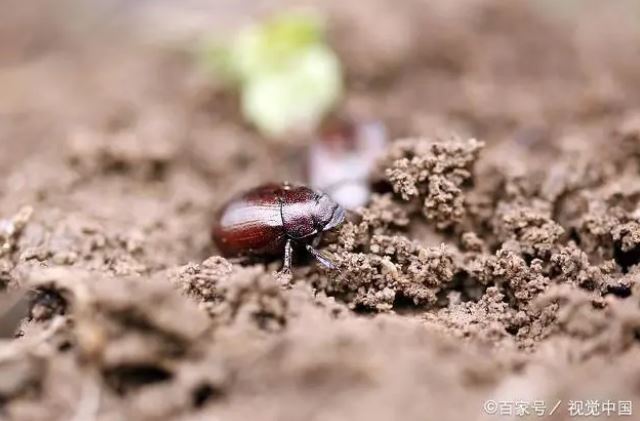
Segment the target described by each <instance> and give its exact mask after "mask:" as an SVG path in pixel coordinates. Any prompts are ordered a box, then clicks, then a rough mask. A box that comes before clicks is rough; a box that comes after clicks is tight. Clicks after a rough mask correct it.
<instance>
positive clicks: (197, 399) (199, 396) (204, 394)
mask: <svg viewBox="0 0 640 421" xmlns="http://www.w3.org/2000/svg"><path fill="white" fill-rule="evenodd" d="M221 396H222V391H221V390H218V389H216V388H214V387H213V386H211V385H210V384H207V383H203V384H201V385H200V386H198V387H196V388H195V389H194V390H193V406H194V407H195V408H202V407H203V406H204V405H205V404H206V403H207V402H209V401H211V400H215V399H218V398H220V397H221Z"/></svg>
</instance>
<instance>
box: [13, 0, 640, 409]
mask: <svg viewBox="0 0 640 421" xmlns="http://www.w3.org/2000/svg"><path fill="white" fill-rule="evenodd" d="M9 3H11V4H10V5H7V8H9V9H11V10H12V13H10V14H5V13H0V289H1V290H2V291H3V294H2V295H0V334H2V335H3V338H4V339H1V340H0V419H10V420H43V419H46V420H51V421H53V420H76V421H84V420H87V421H92V420H100V421H107V420H108V421H111V420H221V421H222V420H225V421H226V420H230V421H233V420H243V421H244V420H273V421H276V420H277V421H287V420H291V421H299V420H327V421H328V420H332V421H333V420H336V421H337V420H370V421H373V420H392V419H402V420H485V419H486V420H491V419H502V418H500V417H499V416H498V415H491V414H488V413H487V411H486V410H485V409H483V405H484V402H485V401H487V400H494V401H496V402H498V403H499V402H514V401H516V400H521V401H524V402H529V403H533V402H534V401H542V402H543V403H544V404H545V405H546V411H547V412H546V413H547V414H548V413H549V412H550V411H551V409H552V407H553V406H554V405H555V404H556V402H558V401H559V400H560V401H561V403H560V406H559V407H558V409H557V411H556V412H554V414H553V415H551V416H548V417H547V419H550V420H561V419H566V418H567V417H568V416H569V412H568V411H569V405H570V400H584V401H586V400H599V401H600V402H603V401H605V400H611V401H615V402H618V401H631V402H633V404H635V407H634V408H633V411H634V412H635V414H634V415H632V416H630V417H626V419H640V415H638V414H639V413H640V266H639V265H638V264H639V263H640V72H638V68H639V66H640V55H638V45H640V31H639V28H640V26H639V25H638V22H640V20H639V19H640V18H639V17H640V9H639V8H638V6H637V5H636V3H635V2H631V1H629V2H626V1H620V2H597V1H584V2H577V1H566V2H555V1H550V0H549V1H547V0H544V1H542V0H541V1H537V2H531V3H526V2H518V1H516V2H502V1H499V0H496V1H479V0H475V1H461V2H457V1H456V2H444V1H443V2H427V1H419V0H407V1H401V2H388V1H386V0H371V1H368V2H356V1H351V2H348V1H340V0H334V1H328V2H327V1H322V2H320V1H318V2H316V3H319V4H320V7H321V8H323V9H324V10H325V11H326V13H327V14H328V16H329V22H330V35H331V42H332V45H334V46H335V48H336V49H337V51H338V52H339V54H340V55H341V57H342V60H343V61H344V64H345V70H346V73H347V87H348V92H347V97H346V99H345V102H344V104H343V109H344V111H345V112H348V113H349V114H350V115H353V116H356V117H358V118H375V119H379V120H382V121H383V122H385V124H386V125H387V127H388V128H389V132H390V134H391V137H392V139H393V140H394V141H393V142H392V143H391V145H390V147H389V149H388V151H387V152H386V154H385V156H384V157H383V158H382V159H381V160H380V162H379V163H378V166H377V170H376V172H375V174H373V175H372V178H373V179H374V181H375V186H377V187H376V192H375V194H374V195H373V197H372V198H371V202H370V204H369V205H368V206H367V207H365V208H363V209H360V210H359V211H358V212H356V215H353V216H352V217H351V218H350V220H349V222H347V223H345V224H344V225H343V226H342V227H341V228H340V230H339V232H338V233H337V235H335V236H334V238H333V240H332V241H331V239H327V240H326V241H325V242H324V245H323V246H322V251H323V252H324V253H326V254H327V255H328V256H331V258H332V259H333V260H334V261H335V262H336V264H337V265H338V266H339V268H340V271H339V272H333V271H328V270H326V269H324V268H322V267H320V266H318V265H316V264H314V263H313V262H312V261H311V260H308V259H307V260H305V259H304V258H303V256H301V255H298V256H297V259H296V267H295V268H294V271H293V273H292V274H291V276H284V275H279V274H277V273H276V271H277V269H278V268H279V265H280V262H273V263H268V264H258V263H256V264H253V265H240V264H238V263H236V262H232V261H229V260H226V259H224V258H222V257H220V256H219V253H218V252H217V251H216V250H215V249H214V248H213V246H212V245H211V242H210V238H209V230H210V226H211V221H212V217H213V214H214V211H215V210H216V209H217V208H218V207H219V206H220V205H221V204H222V203H223V202H224V201H225V200H227V199H228V198H229V197H230V196H231V195H233V194H235V193H237V192H239V191H242V190H243V189H246V188H248V187H252V186H254V185H256V184H258V183H261V182H264V181H265V180H274V181H277V180H291V181H303V180H302V179H301V173H302V172H301V167H302V166H303V165H302V162H301V161H302V158H301V157H302V156H304V155H303V154H304V151H305V147H306V144H307V140H305V139H293V138H291V139H283V140H266V139H262V138H260V137H259V136H258V135H257V134H255V132H253V131H252V129H251V128H250V127H248V126H247V125H246V124H245V123H243V122H242V121H241V119H240V117H239V115H238V113H237V98H235V97H234V96H233V94H229V93H228V92H227V91H225V90H224V89H223V88H222V87H221V86H220V84H219V83H216V82H215V80H213V79H212V78H211V77H208V76H206V75H204V74H202V72H200V71H199V69H198V68H197V66H194V65H193V61H192V59H191V56H190V55H189V54H188V52H187V51H186V49H185V48H184V46H183V45H182V44H181V43H180V42H179V41H176V42H175V43H173V44H170V43H167V42H163V43H159V42H157V39H156V38H154V37H150V36H149V34H145V33H144V32H145V31H140V26H141V24H140V25H135V24H134V25H132V24H131V22H135V19H134V18H130V19H123V20H118V19H117V18H116V17H117V16H118V14H119V13H121V14H122V13H123V14H126V13H127V12H126V10H124V11H123V10H120V9H119V8H118V7H114V8H113V10H111V9H109V10H107V9H108V8H105V10H100V11H99V13H102V14H103V15H102V16H107V18H102V19H98V18H96V17H95V16H94V15H93V14H92V12H91V11H90V10H87V9H91V8H90V7H89V8H86V7H85V8H80V9H73V10H74V11H75V13H77V14H71V15H69V13H70V9H67V8H72V7H77V6H78V5H77V4H76V2H54V1H42V2H39V3H41V4H40V5H39V6H40V7H38V8H34V7H31V6H30V5H31V2H21V1H13V2H10V1H9ZM120 3H126V2H120ZM222 3H224V4H226V2H221V4H222ZM245 3H247V4H245ZM250 3H251V2H242V4H243V7H251V5H250ZM279 5H280V7H282V3H279ZM227 6H228V5H227ZM120 8H124V9H126V7H125V6H122V5H121V6H120ZM178 9H179V8H178ZM213 9H215V7H213ZM263 9H264V10H263ZM7 10H8V9H7ZM265 10H268V7H267V8H266V9H265V8H264V5H263V6H261V8H260V9H259V12H258V11H257V12H256V13H264V12H265ZM142 12H144V9H143V10H142V11H141V10H137V13H136V16H138V18H139V15H145V14H144V13H142ZM95 13H97V12H95ZM203 13H204V12H203ZM69 16H74V22H76V21H77V22H84V24H75V25H71V24H69ZM172 16H173V18H174V19H176V20H179V19H180V14H179V13H176V14H175V15H172ZM218 19H219V16H218ZM20 291H27V292H26V296H25V297H23V298H22V299H21V298H20V293H19V292H20ZM25 300H26V302H27V305H25V304H24V303H25ZM21 308H22V309H23V311H27V317H26V318H25V319H23V320H22V321H20V322H19V323H18V324H17V325H15V323H16V321H17V320H19V319H20V317H16V314H19V312H20V311H21V310H20V309H21ZM25 309H26V310H25ZM12 323H13V324H12ZM489 412H491V408H489ZM507 418H508V419H513V417H507ZM533 418H537V416H536V415H535V414H530V415H529V419H533ZM603 418H607V419H609V418H612V417H605V416H604V415H603Z"/></svg>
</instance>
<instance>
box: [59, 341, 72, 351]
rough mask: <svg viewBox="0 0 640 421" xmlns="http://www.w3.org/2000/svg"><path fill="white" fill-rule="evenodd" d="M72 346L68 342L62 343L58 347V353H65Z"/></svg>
mask: <svg viewBox="0 0 640 421" xmlns="http://www.w3.org/2000/svg"><path fill="white" fill-rule="evenodd" d="M72 346H73V345H72V344H71V342H69V341H64V342H62V343H61V344H60V345H58V351H60V352H65V351H68V350H70V349H71V348H72Z"/></svg>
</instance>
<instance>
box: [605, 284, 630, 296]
mask: <svg viewBox="0 0 640 421" xmlns="http://www.w3.org/2000/svg"><path fill="white" fill-rule="evenodd" d="M606 293H607V294H613V295H615V296H617V297H620V298H627V297H628V296H630V295H631V287H630V286H628V285H609V286H607V292H606Z"/></svg>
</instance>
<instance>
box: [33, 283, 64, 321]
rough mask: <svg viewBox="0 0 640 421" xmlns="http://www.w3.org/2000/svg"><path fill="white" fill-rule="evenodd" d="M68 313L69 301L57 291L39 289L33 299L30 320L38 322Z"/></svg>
mask: <svg viewBox="0 0 640 421" xmlns="http://www.w3.org/2000/svg"><path fill="white" fill-rule="evenodd" d="M66 312H67V300H65V299H64V297H62V295H61V294H60V292H59V291H57V290H55V289H49V288H47V289H44V288H43V289H39V290H38V291H36V292H35V294H34V295H33V298H31V308H30V309H29V318H30V319H31V320H35V321H38V322H41V321H44V320H49V319H51V318H52V317H53V316H56V315H63V314H65V313H66Z"/></svg>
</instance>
